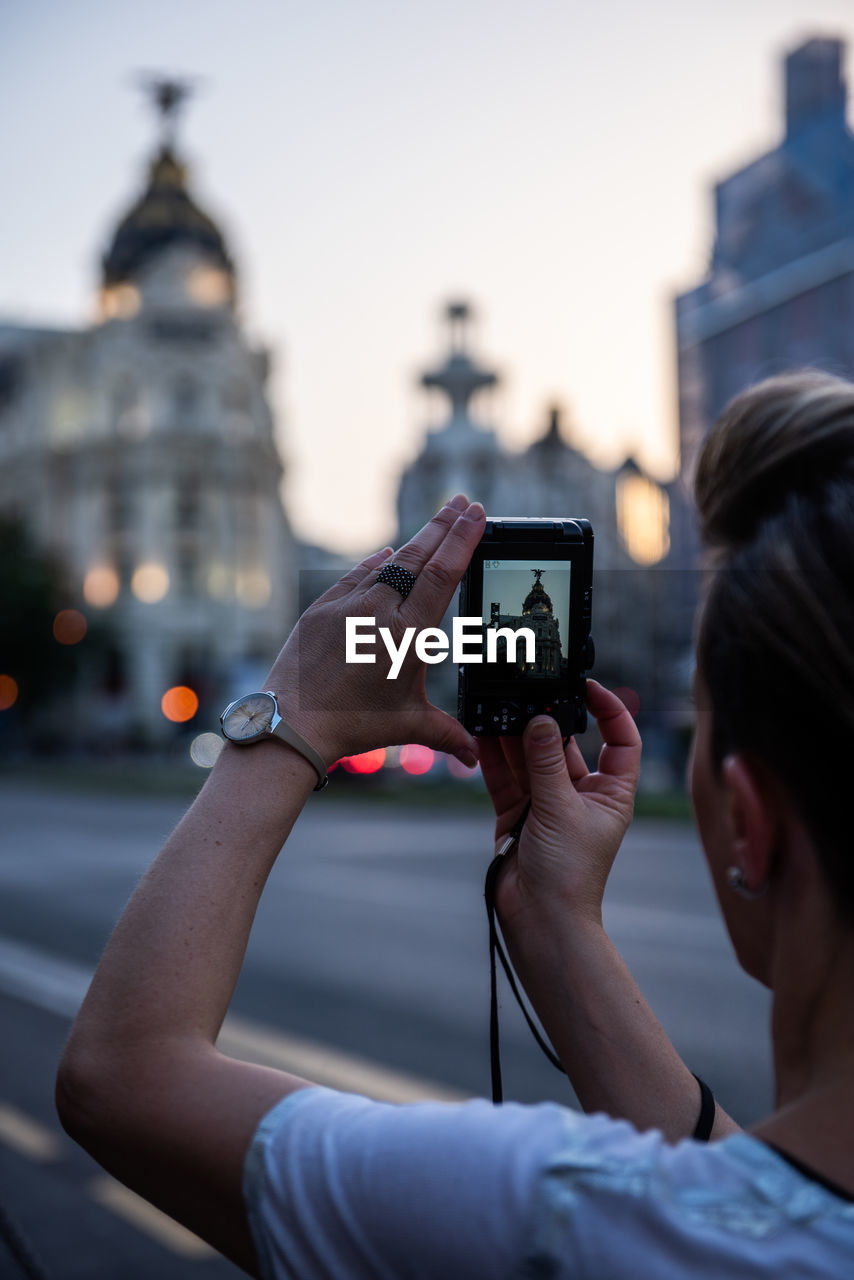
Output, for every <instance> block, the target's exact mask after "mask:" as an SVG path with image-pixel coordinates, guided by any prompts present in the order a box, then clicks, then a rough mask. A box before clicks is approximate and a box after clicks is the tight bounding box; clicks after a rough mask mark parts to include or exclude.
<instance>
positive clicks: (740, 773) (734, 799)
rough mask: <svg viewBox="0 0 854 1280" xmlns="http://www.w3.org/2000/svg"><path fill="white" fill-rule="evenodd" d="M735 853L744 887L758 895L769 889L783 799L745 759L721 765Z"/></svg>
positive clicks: (732, 759) (730, 757)
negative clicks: (780, 806) (780, 807)
mask: <svg viewBox="0 0 854 1280" xmlns="http://www.w3.org/2000/svg"><path fill="white" fill-rule="evenodd" d="M721 781H722V783H723V788H724V804H725V806H726V812H727V818H728V821H729V823H730V829H731V835H732V850H733V855H734V857H735V862H736V865H737V868H738V870H739V871H740V872H741V879H742V883H743V885H744V887H745V889H747V890H748V891H749V892H751V893H754V894H758V893H762V891H763V890H764V889H765V888H766V887H767V884H768V879H769V877H770V875H771V864H772V861H773V856H774V849H775V846H776V844H777V838H778V833H779V821H780V811H779V807H778V804H779V797H778V796H777V794H776V789H775V788H774V787H773V786H772V785H770V780H769V779H768V777H767V776H766V775H765V774H764V773H763V772H762V771H760V770H757V769H756V767H755V766H754V765H752V764H751V763H750V762H749V761H747V760H745V758H744V756H742V755H737V754H736V755H728V756H726V757H725V758H724V760H723V762H722V764H721Z"/></svg>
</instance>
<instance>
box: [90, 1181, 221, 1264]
mask: <svg viewBox="0 0 854 1280" xmlns="http://www.w3.org/2000/svg"><path fill="white" fill-rule="evenodd" d="M88 1191H89V1195H90V1196H91V1197H92V1199H93V1200H96V1201H97V1202H98V1204H100V1205H103V1207H104V1208H105V1209H110V1210H111V1211H112V1212H113V1213H115V1214H116V1215H117V1216H118V1217H120V1218H124V1220H125V1221H126V1222H129V1223H130V1224H131V1225H132V1226H134V1227H137V1228H138V1229H139V1230H140V1231H144V1232H145V1234H146V1235H149V1236H151V1237H152V1238H153V1239H154V1240H156V1241H157V1242H158V1244H162V1245H165V1247H166V1248H167V1249H171V1250H172V1252H173V1253H179V1254H181V1256H182V1257H184V1258H211V1257H216V1256H217V1251H216V1249H212V1248H211V1246H210V1245H209V1244H207V1243H206V1242H205V1241H204V1240H201V1239H200V1238H199V1237H198V1236H197V1235H194V1234H193V1232H192V1231H188V1230H187V1228H186V1227H182V1226H181V1224H180V1222H176V1221H175V1219H174V1218H170V1217H169V1215H168V1214H166V1213H162V1212H161V1210H160V1209H156V1208H155V1207H154V1205H153V1204H149V1203H148V1201H147V1200H143V1198H142V1196H138V1195H137V1194H136V1192H135V1191H130V1190H129V1189H128V1188H127V1187H124V1186H122V1184H121V1183H120V1182H116V1180H115V1178H111V1177H110V1176H109V1175H108V1174H104V1176H103V1177H100V1178H95V1179H93V1181H92V1182H90V1183H89V1186H88Z"/></svg>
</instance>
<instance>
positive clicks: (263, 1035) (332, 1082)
mask: <svg viewBox="0 0 854 1280" xmlns="http://www.w3.org/2000/svg"><path fill="white" fill-rule="evenodd" d="M91 979H92V971H91V970H90V969H87V968H86V967H85V966H84V965H81V964H76V963H74V962H72V961H69V960H63V959H62V958H61V957H60V956H57V955H51V954H49V953H48V952H45V951H40V950H38V949H37V948H36V947H31V946H28V945H26V944H24V943H22V942H13V941H12V940H11V939H10V938H0V991H2V992H4V993H5V994H6V995H11V996H16V997H17V998H18V999H21V1000H26V1001H27V1002H28V1003H29V1004H32V1005H35V1006H36V1007H37V1008H39V1009H47V1010H48V1011H49V1012H50V1013H57V1014H60V1015H62V1016H63V1017H67V1018H73V1017H74V1016H75V1014H76V1013H77V1010H78V1009H79V1007H80V1005H81V1003H82V1001H83V997H84V996H85V994H86V991H87V989H88V987H89V983H90V981H91ZM218 1045H219V1048H220V1049H221V1050H222V1052H223V1053H227V1054H229V1055H230V1056H232V1057H234V1058H240V1059H241V1060H242V1061H244V1062H257V1063H259V1064H260V1065H261V1066H270V1067H277V1068H278V1069H279V1070H280V1071H289V1072H291V1073H292V1074H293V1075H298V1076H304V1077H305V1079H307V1080H312V1081H314V1082H316V1083H317V1084H325V1085H329V1086H330V1087H331V1088H334V1089H343V1090H345V1091H347V1092H349V1093H364V1094H366V1095H367V1096H368V1097H371V1098H377V1099H380V1100H382V1101H386V1102H415V1101H420V1100H422V1099H426V1098H431V1099H437V1100H441V1101H448V1102H451V1101H455V1100H457V1099H459V1098H462V1097H464V1096H465V1095H463V1094H460V1093H456V1092H455V1091H454V1090H452V1089H449V1088H446V1087H445V1086H444V1085H441V1084H436V1083H434V1082H433V1081H430V1080H423V1079H421V1078H419V1077H418V1076H410V1075H408V1074H406V1073H404V1072H400V1071H392V1070H390V1069H389V1068H386V1067H384V1066H383V1065H382V1064H381V1063H377V1062H372V1061H370V1060H369V1059H367V1058H361V1057H357V1056H356V1055H355V1054H348V1053H342V1052H340V1051H339V1050H337V1049H332V1048H330V1047H328V1046H327V1045H324V1044H320V1043H318V1042H317V1041H313V1040H307V1039H304V1038H303V1037H301V1036H293V1035H286V1034H284V1033H282V1032H280V1031H277V1030H275V1029H274V1028H272V1027H267V1026H263V1025H262V1024H261V1023H257V1022H250V1021H249V1020H248V1019H246V1018H241V1017H238V1016H237V1015H235V1014H229V1015H228V1017H227V1018H226V1020H225V1022H224V1024H223V1028H222V1031H221V1032H220V1037H219V1041H218Z"/></svg>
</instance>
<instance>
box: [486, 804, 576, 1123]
mask: <svg viewBox="0 0 854 1280" xmlns="http://www.w3.org/2000/svg"><path fill="white" fill-rule="evenodd" d="M530 808H531V805H530V802H529V803H528V804H527V805H526V806H525V808H524V810H523V812H522V815H521V817H520V818H519V819H518V821H517V822H516V824H515V826H514V827H513V829H512V831H510V833H509V834H508V836H507V838H506V839H505V841H504V843H503V844H502V846H501V848H500V849H499V850H498V852H497V853H496V855H495V857H494V858H493V859H492V861H491V862H490V864H489V866H488V867H487V869H486V882H485V884H484V887H483V896H484V899H485V902H486V918H487V920H488V922H489V1061H490V1067H491V1070H492V1101H493V1102H494V1103H496V1104H498V1103H499V1102H502V1101H503V1100H504V1092H503V1088H502V1083H501V1048H500V1045H499V1027H498V969H497V965H496V962H495V961H496V956H497V957H498V959H499V960H500V961H501V967H502V969H503V970H504V973H505V975H506V978H507V981H508V983H509V984H510V990H511V991H512V992H513V995H514V996H515V997H516V1003H517V1004H518V1006H519V1008H520V1009H521V1010H522V1013H523V1014H524V1017H525V1021H526V1022H527V1024H528V1026H529V1027H530V1029H531V1034H532V1035H533V1037H534V1039H535V1040H536V1042H537V1044H538V1045H539V1046H540V1048H541V1049H542V1051H543V1053H544V1054H545V1055H546V1057H547V1058H548V1060H549V1062H550V1063H551V1064H552V1066H554V1067H557V1069H558V1071H560V1072H561V1073H562V1074H563V1075H566V1072H565V1071H564V1069H563V1067H562V1066H561V1063H560V1059H559V1058H558V1056H557V1054H556V1053H555V1052H554V1050H553V1049H552V1047H551V1045H549V1044H548V1042H547V1041H546V1039H545V1037H544V1036H543V1035H542V1034H541V1033H540V1029H539V1027H538V1026H537V1025H536V1023H535V1022H534V1019H533V1018H532V1017H531V1014H530V1013H529V1012H528V1008H527V1006H526V1004H525V1001H524V1000H523V999H522V994H521V992H520V991H519V985H518V983H517V981H516V975H515V974H514V972H513V969H512V967H511V964H510V961H509V960H508V959H507V955H506V953H505V951H504V947H503V946H502V944H501V939H500V938H499V936H498V925H497V923H496V920H495V885H496V882H497V880H498V874H499V872H500V871H501V867H502V864H503V862H504V859H505V857H506V856H507V855H508V854H509V853H511V852H512V851H513V849H514V848H515V846H516V845H517V844H518V842H519V837H520V835H521V834H522V828H523V826H524V825H525V819H526V818H527V816H528V811H529V809H530Z"/></svg>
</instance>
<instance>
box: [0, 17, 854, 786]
mask: <svg viewBox="0 0 854 1280" xmlns="http://www.w3.org/2000/svg"><path fill="white" fill-rule="evenodd" d="M843 53H844V46H843V42H842V41H841V40H838V39H832V38H821V39H811V40H808V41H806V42H805V43H803V44H801V45H799V46H798V47H797V48H795V49H794V50H793V51H791V52H790V53H789V54H788V55H787V56H786V58H785V60H784V87H785V94H784V98H785V133H784V136H783V138H782V140H781V142H780V144H779V145H778V146H777V147H776V148H774V149H773V150H772V151H770V152H768V153H767V154H765V155H762V156H760V158H759V159H757V160H755V161H754V162H753V163H751V164H749V165H747V166H746V167H744V168H740V169H739V170H738V171H737V172H735V173H733V174H731V175H730V176H728V177H725V178H723V179H722V180H720V181H719V182H718V183H717V185H716V187H715V217H716V224H715V234H714V246H713V250H712V254H711V260H710V265H709V269H708V272H707V273H706V275H705V277H704V279H703V280H702V281H701V282H700V283H699V284H697V285H696V286H695V287H693V288H692V289H690V290H688V291H687V292H684V293H682V294H681V295H680V296H679V297H678V298H677V299H676V301H675V319H676V347H677V382H678V403H679V437H680V460H679V469H678V474H677V475H676V477H675V479H674V481H673V482H672V483H669V484H667V483H659V482H657V481H656V480H655V478H654V477H653V476H652V475H651V474H649V473H648V472H646V471H645V470H644V469H643V467H642V466H640V465H639V464H638V462H637V461H636V460H635V459H634V458H633V457H627V458H626V459H625V460H624V461H623V462H622V463H621V464H620V465H618V466H612V467H602V466H596V465H594V463H593V462H592V461H591V460H590V458H589V457H588V456H587V455H586V453H585V451H584V450H583V449H582V448H581V447H580V445H579V440H580V433H579V432H578V431H577V430H576V429H575V427H574V426H573V425H572V424H569V425H568V424H567V421H566V416H567V415H566V413H565V411H563V410H562V409H561V407H560V406H557V405H553V406H551V407H550V408H548V410H547V411H546V412H545V413H544V416H543V422H542V426H541V427H540V429H539V431H538V433H537V434H536V436H535V438H534V439H533V440H532V441H531V442H530V443H528V444H526V445H525V446H524V447H522V448H519V447H516V448H511V447H509V446H508V445H507V444H506V443H504V437H506V436H507V432H506V430H505V428H506V427H507V424H501V425H502V429H503V430H502V433H501V434H499V432H498V431H497V430H496V428H495V426H494V425H490V422H489V421H488V415H486V416H485V418H484V417H481V416H479V415H478V412H477V407H478V405H479V403H482V402H483V401H484V400H485V399H486V396H485V394H484V393H487V392H489V390H490V389H492V388H495V387H496V386H498V385H499V383H500V381H501V379H500V376H499V373H498V371H497V370H496V368H494V367H493V366H492V364H491V362H490V361H488V360H486V359H484V358H483V357H481V356H480V355H479V354H478V353H477V351H476V350H475V346H474V342H473V338H472V333H471V328H472V320H473V311H472V308H471V306H470V305H469V304H468V303H467V302H465V301H454V302H451V303H449V304H448V305H447V306H446V308H445V310H444V312H443V321H442V323H443V344H444V350H443V353H442V355H441V356H440V358H439V359H438V360H437V361H436V362H435V365H434V366H433V367H431V368H429V369H428V370H427V371H426V372H424V373H423V375H422V376H421V377H420V386H421V388H422V390H423V391H424V392H425V394H426V395H429V396H432V397H433V399H434V400H438V401H440V402H441V404H442V413H441V415H440V416H439V418H438V419H436V420H434V423H433V425H432V426H431V427H430V429H428V430H426V432H425V433H424V435H423V438H422V440H421V443H420V445H419V446H417V451H416V453H415V456H414V457H413V458H412V459H411V461H410V462H409V463H408V464H407V465H405V466H404V467H403V469H402V473H401V474H400V477H399V483H398V488H397V499H396V525H397V527H396V530H395V531H393V533H392V541H394V542H396V543H397V544H400V543H401V542H402V541H404V540H405V539H406V538H407V537H409V536H410V535H411V533H412V532H414V530H415V529H417V528H418V527H419V526H420V525H421V524H422V523H423V522H424V521H425V520H427V519H429V517H430V515H431V514H432V513H433V512H434V511H435V510H436V509H437V508H438V507H439V506H440V505H441V503H442V502H443V501H444V500H445V499H447V498H448V497H449V496H450V495H452V494H453V493H455V492H458V491H463V492H466V493H467V494H469V495H470V496H471V497H472V498H475V499H477V500H479V501H480V502H482V503H483V505H484V506H485V507H486V509H487V511H488V512H489V513H490V514H496V515H506V516H514V515H515V516H521V515H543V514H551V515H556V516H567V515H570V516H571V515H573V514H578V515H584V516H586V517H587V518H589V519H590V520H591V522H592V524H593V527H594V530H595V538H596V557H595V559H596V598H595V609H594V633H595V638H596V644H597V653H598V659H597V674H599V675H601V677H602V678H603V679H605V680H607V681H609V682H610V683H612V684H618V685H622V686H628V687H629V688H630V689H631V690H633V691H634V694H635V695H638V696H639V698H640V707H641V713H640V714H641V719H642V720H643V722H644V731H645V740H646V742H647V747H648V752H647V755H648V757H655V756H656V754H657V755H658V756H659V757H660V758H661V759H662V760H665V759H667V760H671V761H672V763H673V764H674V767H676V768H678V756H679V752H678V750H677V751H671V747H670V745H668V744H669V742H671V741H673V740H675V739H681V740H683V741H684V737H685V734H686V732H687V729H688V727H689V723H690V719H691V711H690V707H689V706H688V704H687V700H686V698H685V697H684V695H685V693H686V692H687V682H688V667H689V658H688V654H689V653H690V631H691V618H692V614H693V606H694V604H695V601H696V596H697V577H696V569H697V544H696V536H695V533H694V527H693V517H692V511H691V503H690V496H689V495H690V478H691V470H692V466H693V462H694V459H695V457H696V452H697V449H698V447H699V444H700V443H701V442H702V440H703V439H704V437H705V435H706V433H707V431H708V430H709V428H710V426H711V424H712V423H713V421H714V419H715V417H716V416H717V414H718V413H719V411H720V409H721V408H722V407H723V405H724V404H725V403H726V401H727V400H728V399H729V398H730V397H731V396H732V395H733V394H735V393H736V392H737V391H738V390H740V389H741V388H742V387H744V386H746V385H748V384H749V383H751V382H753V381H755V380H756V379H758V378H761V377H763V376H766V375H768V374H770V373H773V372H776V371H778V370H780V369H783V368H788V367H792V366H803V365H805V364H811V365H818V366H821V367H823V368H829V369H832V370H834V371H837V372H840V373H845V374H848V375H849V376H850V375H854V137H852V134H851V132H850V130H849V129H848V126H847V123H846V88H845V82H844V76H843V71H842V63H843ZM150 88H151V90H152V91H153V96H154V99H155V101H156V104H157V106H158V108H159V118H160V138H159V143H158V146H157V147H156V149H155V153H154V155H153V157H152V159H151V161H150V164H149V170H148V176H147V179H146V182H145V185H144V189H143V190H142V192H141V194H140V196H139V197H138V199H136V201H135V202H134V203H133V205H132V207H131V208H130V210H129V212H128V213H127V214H126V216H125V217H124V218H122V219H121V221H120V222H119V225H118V226H117V227H116V229H115V231H114V233H113V234H112V236H111V237H110V239H109V241H108V243H107V245H106V249H105V252H104V253H103V257H102V263H101V273H100V281H99V285H100V289H99V314H98V318H97V320H96V322H95V323H94V324H92V325H91V326H89V327H85V328H78V329H51V328H45V327H32V326H28V325H24V324H15V323H7V324H5V325H2V326H0V517H5V518H7V519H8V518H13V519H16V520H17V521H18V522H19V523H20V525H21V526H22V527H23V528H24V529H25V531H26V533H27V535H28V536H29V538H30V539H31V541H32V542H33V543H34V545H35V546H36V547H37V548H39V549H41V550H43V551H44V552H45V553H50V554H52V555H53V556H54V557H55V558H56V559H57V560H58V561H59V562H61V564H62V566H63V572H64V576H65V587H66V596H65V598H64V604H65V605H66V606H67V607H70V608H73V609H76V610H78V611H80V613H82V614H84V615H85V619H86V620H87V621H88V623H89V625H90V627H95V626H97V624H98V623H99V622H100V638H99V645H100V647H99V648H98V650H97V654H96V652H95V649H94V648H93V649H92V650H91V655H92V656H91V659H90V660H88V661H86V662H82V663H81V664H80V667H79V670H78V671H77V674H76V678H75V681H74V685H73V689H72V690H71V691H70V693H69V695H68V698H69V699H70V700H71V702H70V703H69V702H68V700H66V703H65V704H61V703H57V704H56V705H55V706H54V707H53V709H52V710H51V711H50V712H49V711H47V710H45V709H44V708H43V710H42V713H41V714H42V717H43V718H44V717H45V716H48V717H49V716H50V715H52V716H53V722H52V723H51V724H49V725H48V727H49V728H51V729H52V730H54V737H55V740H57V741H60V742H61V741H62V740H63V735H64V736H65V739H66V740H73V741H74V742H77V743H84V744H85V743H86V742H90V741H94V740H98V739H101V740H104V738H105V735H106V740H112V741H115V742H117V743H123V744H128V743H132V742H139V743H148V744H153V745H157V744H158V743H164V742H168V741H169V737H170V735H174V728H173V727H172V726H170V723H169V718H167V714H166V712H165V711H164V709H163V702H162V699H163V695H164V694H165V693H166V692H167V691H168V690H170V689H173V688H176V687H178V688H185V687H186V688H187V689H189V690H190V692H191V693H192V696H193V698H194V699H195V700H196V703H197V706H198V716H197V718H196V719H195V724H196V725H199V724H202V723H204V725H205V726H206V727H212V726H214V725H215V723H216V714H217V712H218V711H219V709H220V706H221V704H222V703H223V702H224V701H225V700H226V699H227V697H228V696H229V695H231V694H235V695H236V694H238V693H240V692H242V691H244V686H245V687H246V688H248V687H251V686H253V685H255V684H257V682H258V680H260V679H261V678H262V676H263V671H264V669H265V667H266V665H267V664H268V663H269V661H270V659H271V657H272V656H273V655H274V654H275V652H276V650H277V649H278V647H279V645H280V643H281V640H282V637H283V636H284V635H286V634H287V631H288V629H289V627H290V626H291V625H292V623H293V621H294V619H295V617H296V616H297V614H298V612H299V610H300V609H302V608H304V607H305V606H306V605H307V604H308V603H309V601H310V600H311V599H312V598H313V597H314V596H315V595H316V594H317V593H318V591H319V590H320V589H322V587H323V586H324V585H325V583H326V582H327V581H328V580H329V577H330V575H337V573H338V572H339V570H340V568H341V566H342V564H343V563H344V562H345V561H344V559H343V558H342V557H341V556H339V555H337V554H336V553H335V552H334V551H332V550H330V549H329V548H327V547H324V546H319V545H308V544H306V543H300V542H299V541H298V540H297V538H296V537H295V535H294V534H293V532H292V531H291V528H290V525H289V522H288V520H287V517H286V514H285V511H284V509H283V505H282V500H281V496H280V494H281V481H282V475H283V464H282V460H281V458H280V455H279V452H278V449H277V445H276V435H275V432H274V423H273V420H272V415H271V411H270V406H269V403H268V399H267V394H266V381H267V375H268V369H269V357H268V354H267V352H266V351H264V350H260V349H258V348H257V347H255V346H254V345H253V344H252V343H251V342H250V341H249V340H248V338H247V336H246V333H245V331H244V328H243V324H242V321H241V317H240V315H239V312H238V310H237V307H236V302H237V294H238V278H237V273H236V269H235V265H234V262H233V259H232V256H231V253H230V251H229V249H228V246H227V243H226V240H225V238H224V236H223V234H222V231H221V229H220V228H219V226H218V225H217V223H216V222H215V221H214V220H213V219H212V218H211V217H209V216H208V215H207V214H206V213H205V212H204V211H203V210H202V209H201V208H200V207H199V205H198V204H197V203H196V201H195V199H194V198H193V195H192V193H191V188H190V183H189V178H188V174H187V169H186V166H185V164H184V162H183V160H182V156H181V151H180V148H179V147H178V144H177V143H176V139H175V120H176V115H177V112H178V110H179V108H180V106H181V103H182V101H183V99H184V98H185V97H186V93H187V86H186V85H184V84H183V83H181V82H175V81H171V80H170V81H165V80H160V81H154V82H152V84H151V86H150ZM615 376H618V374H617V373H616V371H615ZM582 425H583V424H582ZM587 425H589V424H587ZM516 438H517V440H518V438H519V437H518V436H517V437H516ZM588 438H589V437H588ZM367 456H368V455H366V457H367ZM365 465H366V466H367V465H368V463H367V462H366V464H365ZM352 479H353V482H354V483H355V484H356V486H358V483H359V477H358V475H354V476H353V477H352ZM350 559H351V557H349V556H348V557H347V558H346V562H347V563H349V562H350ZM445 667H447V670H445ZM454 677H455V673H454V672H453V671H452V670H451V668H450V664H444V666H443V667H442V668H440V669H438V672H437V669H434V671H433V672H432V673H431V679H432V680H434V682H436V683H437V686H439V687H441V686H442V685H443V684H444V685H446V686H447V688H445V689H444V696H445V698H446V701H447V703H448V705H450V704H451V703H452V701H453V688H452V686H453V683H454ZM4 678H6V677H4ZM7 705H10V704H7ZM69 705H72V709H73V710H75V711H76V713H77V714H74V715H71V716H69V715H68V714H67V711H68V708H69ZM173 718H176V717H173ZM177 718H179V719H180V717H177ZM185 718H186V717H185ZM111 735H112V737H111ZM657 743H658V745H657Z"/></svg>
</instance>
